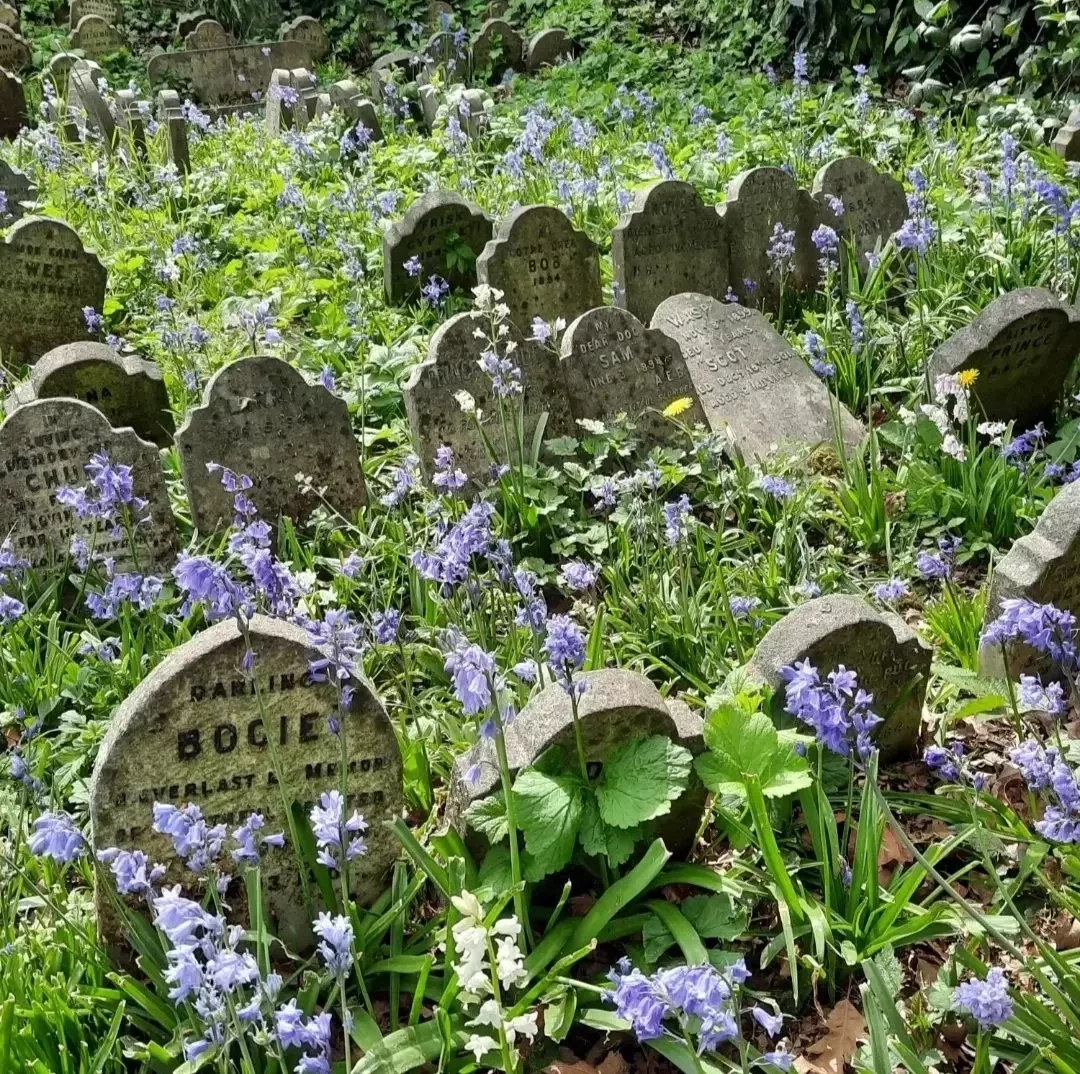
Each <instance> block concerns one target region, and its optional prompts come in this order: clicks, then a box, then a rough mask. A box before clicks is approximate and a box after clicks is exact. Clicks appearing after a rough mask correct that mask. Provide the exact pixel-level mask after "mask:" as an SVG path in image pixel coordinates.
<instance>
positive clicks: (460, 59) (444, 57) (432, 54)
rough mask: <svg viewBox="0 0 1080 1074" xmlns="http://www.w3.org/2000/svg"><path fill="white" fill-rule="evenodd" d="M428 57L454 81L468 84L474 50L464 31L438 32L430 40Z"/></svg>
mask: <svg viewBox="0 0 1080 1074" xmlns="http://www.w3.org/2000/svg"><path fill="white" fill-rule="evenodd" d="M426 52H427V55H428V57H429V58H430V60H431V62H432V63H433V64H434V65H435V66H436V67H442V68H444V69H445V71H446V73H447V74H448V75H449V76H451V79H452V81H456V82H468V80H469V77H470V75H471V72H472V49H471V47H470V45H469V39H468V36H467V35H466V34H465V31H464V30H437V31H436V32H435V33H433V34H432V35H431V37H429V38H428V43H427V49H426Z"/></svg>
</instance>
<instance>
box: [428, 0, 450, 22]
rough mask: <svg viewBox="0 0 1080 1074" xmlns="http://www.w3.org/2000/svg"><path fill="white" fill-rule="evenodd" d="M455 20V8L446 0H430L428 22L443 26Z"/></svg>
mask: <svg viewBox="0 0 1080 1074" xmlns="http://www.w3.org/2000/svg"><path fill="white" fill-rule="evenodd" d="M453 20H454V9H453V7H451V6H450V5H449V4H448V3H446V0H430V3H429V4H428V22H429V23H430V24H431V25H432V26H441V25H442V24H443V23H450V22H453Z"/></svg>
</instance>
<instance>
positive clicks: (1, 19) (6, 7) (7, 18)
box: [0, 3, 19, 33]
mask: <svg viewBox="0 0 1080 1074" xmlns="http://www.w3.org/2000/svg"><path fill="white" fill-rule="evenodd" d="M0 26H8V27H10V28H11V29H12V30H14V31H15V32H16V33H18V32H19V12H18V9H17V8H14V7H12V6H11V5H10V4H7V3H0Z"/></svg>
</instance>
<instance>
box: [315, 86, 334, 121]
mask: <svg viewBox="0 0 1080 1074" xmlns="http://www.w3.org/2000/svg"><path fill="white" fill-rule="evenodd" d="M333 110H334V102H333V101H332V100H330V94H329V93H324V92H322V91H320V92H319V94H318V96H317V98H316V100H315V118H316V119H322V118H323V116H328V115H330V113H331V112H332V111H333Z"/></svg>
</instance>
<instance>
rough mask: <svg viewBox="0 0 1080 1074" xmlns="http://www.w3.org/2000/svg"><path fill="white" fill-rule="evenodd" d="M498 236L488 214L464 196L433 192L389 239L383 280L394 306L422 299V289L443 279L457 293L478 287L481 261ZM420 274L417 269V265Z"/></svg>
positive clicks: (385, 243)
mask: <svg viewBox="0 0 1080 1074" xmlns="http://www.w3.org/2000/svg"><path fill="white" fill-rule="evenodd" d="M491 235H492V220H491V217H490V216H488V214H487V213H485V212H484V211H483V209H481V208H480V207H479V206H477V205H473V204H472V202H469V201H466V200H465V199H464V198H463V197H461V195H460V194H455V193H453V192H452V191H448V190H439V191H433V192H432V193H429V194H424V195H423V196H422V197H420V198H417V199H416V201H414V202H413V203H412V205H410V206H409V208H408V211H407V212H406V213H405V215H404V216H403V217H402V218H401V220H398V221H396V222H395V223H394V224H392V225H391V226H390V227H389V228H388V229H387V230H386V231H385V232H384V233H383V280H384V285H385V289H386V299H387V301H388V302H404V301H406V300H407V299H414V298H419V296H420V288H421V287H423V286H424V284H426V283H427V282H428V280H429V279H430V278H431V277H432V276H440V277H442V279H444V280H446V282H447V283H449V284H450V287H451V290H453V291H454V292H468V291H469V289H471V288H472V287H473V286H475V284H476V257H477V255H478V254H479V253H480V252H481V251H482V250H483V249H484V247H485V246H486V245H487V243H488V242H489V240H490V239H491ZM414 259H417V260H418V262H419V269H418V270H416V271H414V272H410V269H416V260H414Z"/></svg>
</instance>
